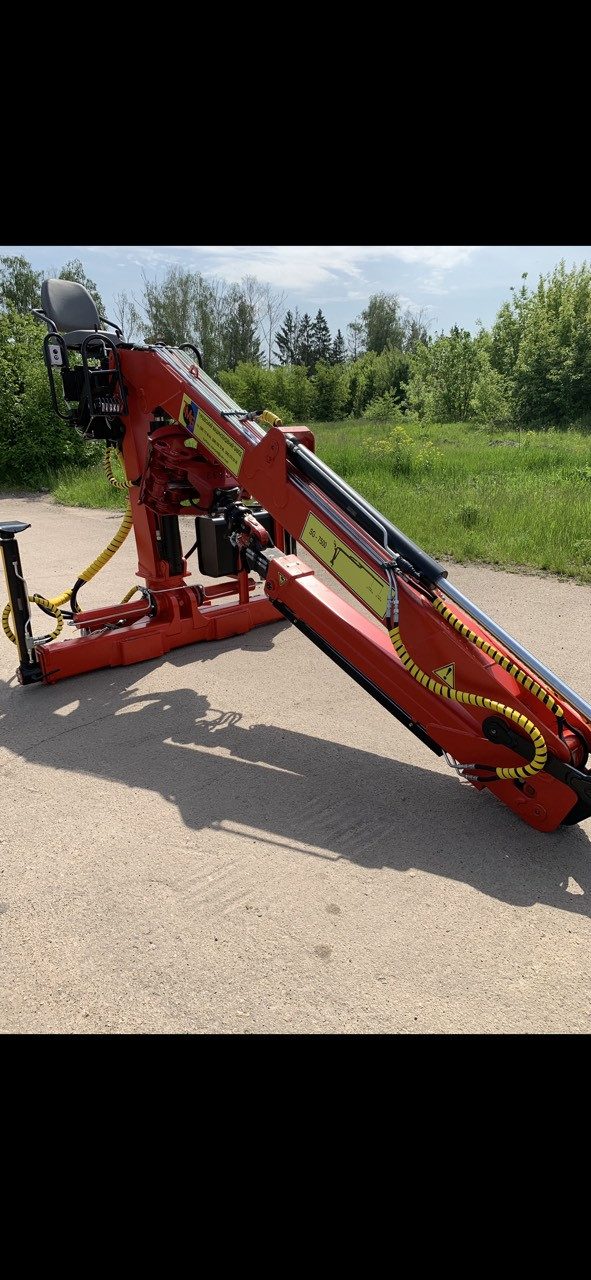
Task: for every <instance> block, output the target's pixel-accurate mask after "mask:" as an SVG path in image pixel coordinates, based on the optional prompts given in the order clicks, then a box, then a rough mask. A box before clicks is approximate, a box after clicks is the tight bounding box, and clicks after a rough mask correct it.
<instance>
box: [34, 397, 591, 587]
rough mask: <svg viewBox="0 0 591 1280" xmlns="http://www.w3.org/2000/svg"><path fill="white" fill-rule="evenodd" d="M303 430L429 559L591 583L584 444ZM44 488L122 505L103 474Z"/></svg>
mask: <svg viewBox="0 0 591 1280" xmlns="http://www.w3.org/2000/svg"><path fill="white" fill-rule="evenodd" d="M312 430H313V431H314V435H315V437H316V452H317V454H318V456H319V457H321V458H322V459H323V460H324V462H326V463H327V464H328V466H329V467H331V468H332V469H333V471H336V472H337V474H338V475H340V476H341V477H342V478H343V480H346V481H347V484H349V485H350V486H351V487H352V488H353V489H356V490H357V491H358V492H359V493H360V494H362V495H363V497H364V498H366V499H367V500H368V501H369V502H370V503H372V505H373V506H374V507H377V509H378V511H380V512H382V514H383V515H384V516H386V517H387V518H388V519H389V520H390V521H392V523H393V524H395V525H397V526H398V528H399V529H401V530H402V531H403V533H405V534H406V535H407V536H408V537H410V538H412V539H413V541H414V542H416V543H418V545H419V546H421V547H423V548H424V550H425V551H428V552H429V553H430V554H431V555H432V556H435V557H436V558H440V557H444V558H448V559H452V560H456V561H460V562H466V561H473V562H482V563H486V564H494V565H498V566H503V567H505V568H509V569H515V570H517V569H527V570H530V571H540V572H542V571H546V572H549V573H553V574H559V575H564V576H566V577H570V578H575V579H576V580H578V581H580V582H590V581H591V436H588V435H585V434H582V433H580V432H577V431H560V432H559V431H554V430H547V431H536V432H533V431H531V432H525V431H523V432H519V431H505V432H500V433H499V432H494V433H493V432H491V431H490V430H488V429H484V428H479V427H475V426H473V425H472V424H466V423H457V424H449V423H448V424H445V425H429V426H428V427H427V426H425V424H418V423H415V424H412V423H407V422H406V421H405V422H404V424H403V425H400V424H395V425H393V424H385V423H384V424H380V423H374V422H371V423H370V422H367V421H347V422H340V423H334V422H333V423H316V424H313V426H312ZM114 470H117V469H116V468H115V467H114ZM48 483H49V485H50V490H51V493H52V494H53V497H54V499H55V501H56V502H59V503H64V504H66V505H69V506H85V507H114V508H117V507H121V509H123V507H124V505H125V493H124V492H122V491H120V490H118V489H115V488H113V487H112V485H110V484H109V482H108V480H107V478H106V474H105V471H104V468H103V466H102V464H98V465H97V466H96V467H93V468H90V469H86V470H82V471H78V470H76V471H73V470H70V471H67V470H64V471H62V472H60V473H59V474H57V475H53V476H51V477H50V478H49V482H48ZM255 496H256V495H255Z"/></svg>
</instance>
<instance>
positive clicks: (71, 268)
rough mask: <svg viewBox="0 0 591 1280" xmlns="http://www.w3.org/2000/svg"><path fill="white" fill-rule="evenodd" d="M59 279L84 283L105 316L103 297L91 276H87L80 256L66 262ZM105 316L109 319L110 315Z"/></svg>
mask: <svg viewBox="0 0 591 1280" xmlns="http://www.w3.org/2000/svg"><path fill="white" fill-rule="evenodd" d="M59 279H60V280H75V281H76V283H77V284H82V285H84V288H85V289H87V290H88V292H89V294H90V296H91V298H92V299H93V301H94V303H95V306H96V309H97V311H98V313H99V316H105V304H104V302H103V300H102V298H101V295H100V293H99V291H98V288H97V286H96V285H95V283H94V280H91V279H90V278H89V276H87V274H86V272H85V270H84V267H83V266H82V263H81V261H80V259H79V258H72V260H71V262H66V264H65V266H64V267H62V269H61V271H60V273H59ZM105 318H106V319H109V317H108V316H106V317H105Z"/></svg>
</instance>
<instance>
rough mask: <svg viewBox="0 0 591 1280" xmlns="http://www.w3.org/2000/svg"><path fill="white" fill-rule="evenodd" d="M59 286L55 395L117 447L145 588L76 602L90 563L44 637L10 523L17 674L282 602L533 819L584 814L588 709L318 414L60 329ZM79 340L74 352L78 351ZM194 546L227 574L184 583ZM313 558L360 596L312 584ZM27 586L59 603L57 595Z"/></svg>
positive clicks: (51, 305)
mask: <svg viewBox="0 0 591 1280" xmlns="http://www.w3.org/2000/svg"><path fill="white" fill-rule="evenodd" d="M64 284H65V282H57V281H49V282H45V299H44V310H43V311H42V312H40V313H38V314H40V315H41V318H43V319H44V320H45V321H46V323H47V324H48V328H49V330H50V331H49V333H48V334H47V337H46V339H45V358H46V363H47V367H48V372H49V377H50V382H51V386H52V392H53V395H54V407H55V408H56V411H57V412H58V413H60V415H61V416H62V417H66V418H67V420H68V421H70V422H71V423H72V425H74V426H76V427H77V429H78V430H81V431H82V433H83V434H84V435H85V436H86V437H87V438H91V439H100V438H102V439H104V440H105V441H106V443H107V445H108V446H109V448H116V449H117V450H118V451H120V453H121V455H122V458H123V461H124V467H125V473H126V476H127V483H128V485H129V504H130V507H129V514H128V524H129V525H130V526H131V523H132V524H133V530H134V534H135V538H136V544H137V549H138V576H139V577H141V578H143V579H144V582H145V586H144V587H143V588H141V589H140V590H141V591H142V596H143V599H142V600H140V601H139V602H138V601H136V602H133V603H132V602H131V601H130V600H128V599H127V600H126V601H125V602H124V603H123V604H121V605H117V606H111V607H109V608H106V609H97V610H91V611H87V612H83V611H80V607H79V605H78V604H77V594H78V591H79V590H80V588H81V587H82V586H83V584H84V582H85V581H88V579H89V577H90V576H92V574H93V572H94V571H95V564H96V562H95V564H94V565H93V566H89V570H87V571H85V572H84V573H83V574H81V576H80V578H79V579H78V581H77V583H76V584H75V586H74V588H73V589H72V591H71V592H68V593H65V596H64V597H62V598H60V600H61V601H63V600H64V599H65V600H67V599H68V598H69V602H70V605H71V607H72V623H73V625H74V626H75V627H76V628H77V630H78V632H79V634H78V635H77V637H76V638H74V639H72V640H65V641H58V640H54V639H53V638H52V637H43V638H41V640H39V639H37V640H34V639H33V637H32V634H31V628H30V618H29V617H28V616H27V615H28V605H27V603H26V600H27V597H26V590H25V589H24V586H23V585H22V584H23V579H22V571H21V568H20V560H19V558H18V549H17V548H16V539H15V533H16V532H18V531H20V528H21V527H27V526H4V527H3V529H2V530H0V542H1V544H2V548H3V551H4V559H5V567H6V576H7V583H8V587H9V595H10V599H11V603H12V616H13V618H14V619H15V623H17V622H18V625H17V626H16V631H17V634H16V636H13V637H12V638H13V639H15V641H16V643H17V646H18V649H19V656H20V659H21V661H20V666H19V669H18V674H19V679H20V680H21V682H22V683H31V682H33V681H44V682H46V683H52V682H54V681H56V680H59V679H63V678H65V677H67V676H69V675H74V674H76V673H79V672H81V671H88V670H92V669H95V668H97V667H100V666H107V665H111V666H115V665H118V664H120V663H121V664H125V663H128V662H136V661H141V660H144V659H146V658H153V657H157V656H161V655H162V654H164V653H166V652H167V651H168V650H169V649H171V648H174V647H176V646H177V645H183V644H188V643H192V642H194V641H196V640H200V639H220V638H224V637H226V636H230V635H233V634H236V633H239V632H243V631H246V630H248V629H249V628H250V627H252V626H256V625H260V624H262V623H265V622H269V621H273V620H277V617H278V615H281V616H283V617H284V618H286V619H287V620H289V621H290V622H291V623H292V624H293V625H294V626H296V627H297V628H298V629H299V630H300V631H301V632H302V633H303V634H304V635H306V636H307V637H308V638H309V639H310V640H311V641H312V642H313V643H314V644H316V645H317V646H318V647H319V648H320V649H321V650H322V651H323V652H324V653H326V654H327V655H328V656H329V657H330V658H331V659H332V660H333V661H334V662H336V663H337V664H338V665H339V666H340V667H341V668H342V669H343V670H344V671H346V672H347V674H348V675H350V676H351V677H352V678H353V679H354V680H355V681H356V682H357V683H358V684H360V685H361V686H362V687H363V688H364V689H365V690H366V691H367V692H368V693H370V694H371V696H372V697H374V698H375V699H377V701H378V702H380V703H381V705H382V706H383V707H385V708H386V709H387V710H388V711H389V712H390V713H391V714H392V715H393V716H394V717H395V718H396V719H397V720H398V721H400V722H401V723H402V724H403V725H404V726H405V727H406V728H407V729H409V730H410V731H411V732H412V733H413V734H415V735H416V736H417V737H418V738H419V739H420V740H421V741H422V742H423V743H424V744H425V746H426V747H428V748H429V749H430V750H432V751H433V752H435V753H436V754H437V755H443V756H444V757H445V758H446V760H447V763H448V764H449V765H450V766H451V767H452V768H453V769H454V770H455V771H456V772H457V773H458V775H459V777H461V778H464V779H467V780H468V781H469V782H470V783H471V784H472V785H473V786H475V787H476V788H478V789H482V788H488V789H489V790H490V791H491V792H492V793H493V794H494V795H496V796H497V797H498V798H499V799H500V800H501V801H503V803H504V804H506V805H507V806H508V807H509V808H510V809H512V810H513V811H514V812H515V813H516V814H517V815H518V816H519V817H521V818H522V819H523V820H524V821H525V822H527V823H528V824H529V825H530V826H532V827H535V828H537V829H538V830H540V831H551V830H554V829H555V828H556V827H558V826H559V825H560V824H561V823H567V824H568V823H573V822H579V821H581V820H583V819H585V818H587V817H590V816H591V774H589V773H588V772H587V770H586V762H587V757H588V753H589V750H590V749H591V706H589V705H588V704H587V703H586V702H585V701H584V700H583V699H582V698H581V697H579V695H578V694H576V693H575V692H574V691H573V690H571V689H569V688H568V686H566V685H565V684H564V683H563V682H562V681H561V680H560V679H559V678H558V677H557V676H555V675H553V673H552V672H551V671H550V670H549V669H547V668H546V667H544V666H543V665H542V664H540V663H539V662H537V661H536V660H535V659H534V658H533V656H532V655H531V654H529V653H528V652H527V650H525V649H523V648H522V647H521V646H520V645H519V644H518V643H517V642H516V641H514V640H512V638H511V637H510V636H508V635H507V633H506V632H504V631H503V630H502V629H501V628H500V627H498V626H497V625H496V624H495V623H494V622H493V621H492V619H490V618H487V617H486V615H484V614H483V613H482V612H481V611H480V610H479V609H478V608H477V607H476V606H474V605H472V604H471V602H470V601H469V600H467V599H466V598H465V597H464V596H462V594H461V593H460V592H459V591H457V590H456V589H455V588H454V587H453V586H452V584H450V583H449V582H448V581H447V573H446V570H445V569H444V568H443V567H442V566H441V565H440V564H438V563H437V561H436V560H434V559H432V557H431V556H430V555H428V554H427V553H426V552H425V551H423V550H422V549H421V548H420V547H418V546H416V544H415V543H413V542H412V541H411V540H410V539H409V538H407V537H406V536H405V535H404V534H403V533H402V532H401V531H400V530H399V529H397V528H396V527H395V525H393V524H391V523H390V521H388V520H387V519H385V518H384V517H383V516H382V515H381V514H380V513H379V512H378V511H377V510H375V508H373V507H372V506H371V505H370V504H369V503H368V502H367V501H366V500H365V499H364V498H363V497H361V495H359V494H357V493H355V491H354V490H352V489H351V488H350V487H349V486H348V485H347V484H346V483H345V482H344V481H343V480H342V479H341V478H340V477H339V476H338V475H336V474H335V473H334V472H333V471H331V470H330V468H329V467H327V466H326V465H325V464H324V463H322V462H321V460H320V459H318V458H317V457H316V455H315V453H314V439H313V436H312V433H311V432H310V431H309V430H308V429H307V428H305V427H290V428H284V427H283V426H282V424H281V423H280V421H279V420H278V419H276V418H274V417H273V415H272V414H270V413H264V412H261V411H257V412H249V411H247V410H244V409H241V408H240V406H239V405H237V404H236V403H235V402H234V401H233V400H231V398H230V397H229V396H228V395H227V394H226V393H225V392H224V391H223V390H222V389H221V388H220V387H219V386H217V385H216V383H215V382H213V380H212V379H211V378H210V377H208V375H207V374H206V373H205V372H204V370H203V369H202V367H201V360H200V357H199V353H198V352H197V351H196V349H195V348H189V347H181V348H179V347H177V348H172V347H167V346H164V345H162V344H155V345H152V346H141V345H133V344H130V343H125V342H124V341H123V339H122V336H121V335H120V334H116V335H109V334H107V333H106V331H105V330H104V329H103V330H99V329H98V325H95V326H94V327H93V328H92V329H88V330H87V329H86V328H85V327H84V326H83V325H82V324H79V325H76V327H75V329H74V331H73V332H72V331H71V332H66V333H65V335H62V333H60V330H63V329H64V327H65V326H64V323H63V322H62V323H61V324H60V318H63V314H64V311H63V305H62V304H63V286H64ZM68 284H69V290H70V291H71V290H72V289H81V288H82V286H78V285H76V286H73V285H71V284H70V283H69V282H68ZM58 285H59V286H61V289H60V290H57V288H56V286H58ZM52 286H53V289H52ZM82 292H83V293H85V290H82ZM86 296H87V297H88V295H86ZM42 300H43V295H42ZM71 300H72V295H71V293H68V297H67V301H68V304H70V303H71ZM104 323H108V322H104ZM73 339H76V341H73ZM72 349H74V350H76V351H79V352H80V354H81V362H80V363H78V364H75V365H73V366H71V364H70V360H69V354H68V353H69V352H70V351H71V350H72ZM56 369H57V370H58V371H59V372H60V373H61V378H62V383H63V388H64V393H65V397H66V412H64V410H63V403H62V404H60V401H59V400H58V397H57V395H56V391H55V382H54V377H55V370H56ZM72 406H73V407H72ZM187 517H193V518H194V519H195V531H196V543H195V545H194V547H192V548H191V551H190V552H187V553H185V552H183V549H182V543H181V534H180V521H181V520H184V521H186V519H187ZM126 531H127V530H126ZM123 536H125V535H123ZM114 541H116V540H114ZM195 547H196V548H197V550H198V557H199V566H200V569H201V571H202V573H203V574H204V575H206V576H208V577H210V578H214V579H217V578H219V579H224V581H220V582H219V583H218V584H217V585H215V586H213V587H212V586H209V587H203V586H189V585H188V584H187V582H186V579H187V577H188V576H190V575H189V573H188V567H187V557H188V555H190V554H191V553H192V551H193V550H194V549H195ZM300 548H301V551H300ZM107 551H108V552H109V551H110V548H109V549H107ZM105 554H107V553H105ZM304 557H306V558H305V559H304ZM308 557H310V558H311V560H312V562H314V561H316V562H318V563H319V564H320V565H321V566H322V567H323V568H324V569H325V570H326V571H327V572H328V574H330V575H332V577H333V578H335V579H336V580H338V582H339V583H340V584H341V587H344V588H345V589H346V590H347V591H348V592H349V593H350V595H351V597H352V601H351V603H348V602H347V601H346V600H343V598H342V595H341V594H340V593H339V594H337V592H336V591H334V590H333V589H332V588H331V587H330V586H328V585H327V584H326V583H325V581H323V580H320V578H319V577H318V576H317V575H316V573H315V572H314V569H313V568H312V567H311V564H310V563H309V561H308ZM99 559H100V557H99ZM253 574H254V575H256V577H257V578H258V579H259V581H260V583H261V585H262V591H261V590H260V588H259V589H258V590H257V582H256V579H253V577H252V576H251V575H253ZM19 584H20V585H19ZM130 594H132V593H130ZM28 599H33V600H36V602H37V603H39V602H40V601H43V603H42V604H41V607H42V608H43V605H45V606H46V609H45V611H46V612H51V613H53V614H54V616H56V617H57V616H58V614H59V605H58V604H57V602H56V601H55V600H54V601H49V600H47V599H45V598H44V597H29V598H28ZM5 613H6V611H5ZM17 614H18V619H17ZM5 629H6V625H5ZM54 634H55V633H54Z"/></svg>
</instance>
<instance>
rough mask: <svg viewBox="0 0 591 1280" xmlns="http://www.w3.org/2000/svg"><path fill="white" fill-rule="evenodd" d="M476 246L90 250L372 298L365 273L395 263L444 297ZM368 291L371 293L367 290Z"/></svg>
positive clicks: (144, 263) (141, 262)
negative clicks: (426, 278) (447, 279)
mask: <svg viewBox="0 0 591 1280" xmlns="http://www.w3.org/2000/svg"><path fill="white" fill-rule="evenodd" d="M478 247H479V246H476V245H164V246H157V247H155V246H151V245H88V246H86V248H87V249H88V250H89V251H90V252H92V253H101V254H104V255H106V256H108V257H114V256H116V255H119V254H124V256H125V257H126V258H127V260H128V262H130V263H132V264H133V265H134V266H139V267H147V268H151V269H152V270H155V269H157V268H159V267H162V268H164V267H168V266H173V265H174V264H176V263H178V264H181V263H182V264H184V265H188V260H189V261H190V260H191V259H193V260H194V262H195V266H196V267H197V268H198V269H199V270H201V271H202V272H203V274H204V275H206V276H212V277H216V278H222V279H224V280H227V281H228V282H234V281H238V280H241V279H242V277H243V276H246V275H252V276H256V277H257V279H259V280H263V281H266V282H268V283H269V284H271V285H273V286H275V287H276V288H282V289H289V290H291V291H294V292H295V291H298V292H300V291H301V292H302V293H310V291H311V290H312V291H313V290H317V289H318V288H319V287H321V286H324V287H325V288H326V287H327V286H331V285H339V284H340V285H341V286H342V285H343V284H344V283H345V281H350V288H347V296H348V297H349V298H351V299H352V300H357V299H362V298H364V297H367V292H368V280H367V277H366V275H365V269H366V267H367V266H369V265H370V264H373V263H376V262H382V263H383V262H384V260H390V261H391V262H392V263H396V262H401V263H406V264H408V265H410V266H423V267H426V268H430V269H431V270H432V271H433V272H434V273H436V274H434V275H433V277H432V280H433V285H432V292H438V293H439V292H443V291H444V288H443V279H444V275H445V273H447V272H449V271H451V270H452V269H453V268H454V267H457V266H460V265H462V264H463V263H466V262H469V261H470V259H471V258H472V257H473V255H474V254H475V253H476V252H477V250H478ZM364 286H365V287H364Z"/></svg>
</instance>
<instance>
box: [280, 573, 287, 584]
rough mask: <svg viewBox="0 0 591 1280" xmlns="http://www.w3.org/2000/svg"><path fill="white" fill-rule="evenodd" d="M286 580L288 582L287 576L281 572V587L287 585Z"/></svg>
mask: <svg viewBox="0 0 591 1280" xmlns="http://www.w3.org/2000/svg"><path fill="white" fill-rule="evenodd" d="M286 582H287V578H286V577H284V575H283V574H282V573H280V574H279V585H280V587H284V586H285V584H286Z"/></svg>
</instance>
